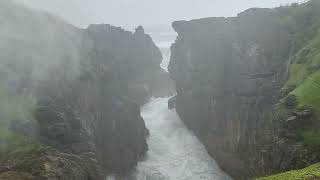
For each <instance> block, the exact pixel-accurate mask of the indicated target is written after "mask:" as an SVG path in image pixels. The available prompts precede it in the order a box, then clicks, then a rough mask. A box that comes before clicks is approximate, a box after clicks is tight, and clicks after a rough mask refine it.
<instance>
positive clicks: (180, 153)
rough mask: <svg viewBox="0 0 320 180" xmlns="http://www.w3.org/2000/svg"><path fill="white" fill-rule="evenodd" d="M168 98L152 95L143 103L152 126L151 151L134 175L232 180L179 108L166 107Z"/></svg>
mask: <svg viewBox="0 0 320 180" xmlns="http://www.w3.org/2000/svg"><path fill="white" fill-rule="evenodd" d="M167 101H168V98H158V99H153V100H151V101H150V102H149V103H148V104H146V105H145V106H144V107H142V116H143V118H144V119H145V122H146V126H147V128H148V129H149V130H150V137H149V138H148V140H147V141H148V145H149V151H148V152H147V155H146V159H145V160H144V161H142V162H140V163H138V166H137V168H136V172H135V173H134V176H135V179H137V180H229V179H230V178H229V177H228V176H227V175H226V174H224V173H223V172H222V171H221V170H220V169H219V167H218V166H217V164H216V163H215V161H214V160H213V159H212V158H211V157H210V156H209V155H208V153H207V151H206V149H205V147H204V146H203V145H202V144H201V143H200V142H199V140H198V139H197V138H196V137H195V136H194V134H193V133H192V132H191V131H189V130H188V129H187V128H186V126H185V125H184V124H183V123H182V121H181V120H180V119H179V117H178V116H177V114H176V112H175V111H174V110H172V111H171V110H169V109H168V108H167Z"/></svg>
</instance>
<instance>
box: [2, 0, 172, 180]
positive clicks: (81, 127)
mask: <svg viewBox="0 0 320 180" xmlns="http://www.w3.org/2000/svg"><path fill="white" fill-rule="evenodd" d="M4 17H5V18H4ZM0 21H1V27H2V29H1V31H0V50H1V55H0V70H1V73H2V74H1V79H0V80H1V81H0V83H1V87H3V86H4V87H6V88H8V89H9V91H10V93H12V94H19V95H30V96H32V97H33V98H34V100H35V101H36V103H37V107H36V110H35V111H34V112H33V117H32V118H31V119H33V120H32V121H33V125H34V126H33V128H34V130H35V136H32V138H33V140H36V141H41V142H42V143H43V144H45V145H47V146H51V147H53V148H55V149H57V152H55V153H54V154H49V155H45V154H36V155H35V156H33V157H34V158H35V161H32V160H31V159H26V161H23V163H27V164H28V165H29V163H30V164H31V162H33V164H32V166H30V168H33V167H34V166H37V167H38V166H43V165H45V166H46V167H48V168H49V171H50V172H47V171H46V169H43V168H42V169H40V170H39V171H40V172H39V173H44V174H45V175H50V174H52V175H53V176H52V177H46V178H43V179H50V178H52V179H60V177H62V176H63V175H64V174H65V176H64V177H63V178H65V179H77V180H82V179H86V180H93V179H94V180H97V179H98V178H95V177H91V176H92V174H93V175H96V176H99V175H100V174H99V173H100V171H102V173H119V174H121V173H127V172H129V171H130V169H131V168H132V167H133V166H134V165H135V164H136V163H137V162H138V160H140V158H141V157H142V156H143V155H144V153H145V152H146V151H147V149H148V147H147V143H146V136H147V135H148V130H147V128H146V126H145V124H144V120H143V118H142V117H141V115H140V107H139V105H142V104H144V103H145V102H147V101H148V99H149V98H150V97H151V96H153V95H154V96H162V95H166V92H164V91H161V92H160V91H159V92H158V91H156V89H157V88H158V87H156V84H158V82H160V81H161V83H162V85H165V84H166V83H167V82H166V81H170V79H169V78H168V77H169V75H168V73H165V72H164V71H162V70H161V68H160V63H161V61H162V55H161V52H160V50H159V48H158V47H156V45H155V44H154V42H153V41H152V39H151V37H150V36H149V35H147V34H145V32H144V30H143V28H142V27H138V28H137V29H136V31H135V32H134V33H132V32H129V31H125V30H123V29H121V28H118V27H114V26H111V25H105V24H102V25H91V26H89V27H88V28H87V29H79V28H77V27H75V26H73V25H70V24H68V23H66V22H64V21H63V20H61V19H60V18H57V17H55V16H53V15H50V14H46V13H41V12H35V11H33V10H30V9H28V8H26V7H24V6H20V5H17V4H15V3H13V2H11V1H1V2H0ZM3 72H4V73H3ZM166 78H167V79H166ZM169 83H170V82H169ZM164 89H165V88H164ZM163 92H164V93H163ZM31 119H30V120H31ZM28 120H29V119H28ZM21 127H22V126H20V125H19V126H15V127H12V128H13V129H14V131H15V132H18V131H19V133H20V134H22V135H25V133H26V132H25V130H24V129H23V128H21ZM87 154H90V157H86V156H85V157H84V155H87ZM1 157H2V156H1ZM70 158H71V159H70ZM74 158H75V159H74ZM82 158H83V160H84V162H83V161H79V159H82ZM12 160H14V161H17V162H19V159H12ZM8 162H9V163H8V165H10V166H12V165H13V166H14V164H15V162H13V161H10V159H9V161H8ZM59 162H62V163H63V164H66V165H67V166H66V167H65V168H62V167H60V165H59ZM87 166H88V169H90V170H87V169H83V168H84V167H87ZM1 167H2V163H1V164H0V169H1ZM93 169H96V170H95V171H93ZM9 171H10V172H9ZM87 171H90V177H89V176H87V174H88V172H87ZM97 171H99V173H98V172H97ZM11 172H12V173H14V174H15V176H17V178H18V177H20V176H24V177H25V178H26V179H27V176H28V173H31V175H32V176H35V174H34V172H33V169H31V170H30V169H29V170H28V171H24V170H23V169H20V166H16V167H15V168H14V169H9V170H7V171H3V173H1V177H4V176H5V175H6V173H11ZM15 172H17V173H15ZM20 172H23V173H24V172H25V173H27V174H22V175H20V174H19V173H20ZM51 172H52V173H51ZM91 172H92V173H91ZM46 173H48V174H46ZM28 178H29V177H28ZM35 178H38V175H37V176H35ZM38 179H39V178H38ZM40 179H41V178H40Z"/></svg>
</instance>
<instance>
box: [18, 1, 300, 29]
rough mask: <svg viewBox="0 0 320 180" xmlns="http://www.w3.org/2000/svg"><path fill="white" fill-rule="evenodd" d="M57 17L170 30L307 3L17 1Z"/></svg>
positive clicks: (84, 23)
mask: <svg viewBox="0 0 320 180" xmlns="http://www.w3.org/2000/svg"><path fill="white" fill-rule="evenodd" d="M17 1H21V2H23V3H25V4H27V5H30V6H32V7H36V8H40V9H44V10H47V11H50V12H52V13H55V14H57V15H59V16H62V17H63V18H65V19H67V20H68V21H70V22H72V23H73V24H76V25H78V26H87V25H88V24H91V23H109V24H113V25H118V26H122V27H127V28H133V27H136V26H137V25H143V26H151V27H158V26H166V27H168V28H169V27H170V25H171V22H172V21H174V20H187V19H195V18H202V17H213V16H235V15H236V14H237V13H239V12H242V11H243V10H245V9H248V8H251V7H276V6H279V5H287V4H290V3H294V2H303V1H305V0H268V1H266V0H228V1H224V0H173V1H172V0H162V1H159V0H134V1H133V0H116V1H112V0H90V1H85V0H68V1H65V0H55V1H52V0H17Z"/></svg>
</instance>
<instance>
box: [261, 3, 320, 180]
mask: <svg viewBox="0 0 320 180" xmlns="http://www.w3.org/2000/svg"><path fill="white" fill-rule="evenodd" d="M286 11H287V12H286V13H288V14H289V15H288V16H287V17H285V18H283V19H286V20H288V19H289V21H283V22H289V27H290V28H289V29H294V28H295V29H296V30H297V29H298V31H297V33H296V34H294V35H293V39H294V44H295V45H294V46H293V48H292V49H293V52H292V54H291V58H290V59H291V64H290V67H289V79H288V81H287V83H286V85H287V86H288V87H294V88H293V90H292V92H291V93H290V94H291V95H295V96H296V97H297V107H296V108H297V109H305V108H307V109H311V110H312V111H313V117H312V120H311V121H308V122H306V123H305V124H304V126H303V127H301V128H300V129H297V133H298V134H300V136H301V139H300V140H301V142H302V143H304V144H305V145H307V146H309V147H311V148H317V149H318V148H320V16H319V12H320V1H318V0H313V1H310V3H309V5H308V4H305V5H301V6H295V7H290V8H287V9H286ZM310 17H313V18H310ZM299 19H300V21H299ZM310 19H312V20H310ZM292 20H293V21H296V22H295V23H292V22H290V21H292ZM307 20H310V23H309V24H305V25H303V23H304V22H306V21H307ZM311 22H312V23H311ZM293 24H295V26H294V27H293V26H292V25H293ZM308 36H309V37H308ZM282 104H283V103H282ZM278 109H279V111H280V112H279V113H280V115H276V116H279V118H280V119H281V118H282V120H283V118H284V117H282V116H281V115H284V116H290V112H291V111H292V110H290V109H287V108H286V107H285V106H280V107H278ZM280 116H281V117H280ZM307 179H320V163H319V164H315V165H313V166H310V167H307V168H305V169H302V170H296V171H289V172H285V173H281V174H278V175H274V176H270V177H264V178H259V179H257V180H307Z"/></svg>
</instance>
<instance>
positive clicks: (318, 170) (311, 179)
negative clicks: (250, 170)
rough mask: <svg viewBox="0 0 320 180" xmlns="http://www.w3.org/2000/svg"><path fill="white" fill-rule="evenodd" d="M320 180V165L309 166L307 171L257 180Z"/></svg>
mask: <svg viewBox="0 0 320 180" xmlns="http://www.w3.org/2000/svg"><path fill="white" fill-rule="evenodd" d="M316 179H320V164H315V165H312V166H309V167H307V168H305V169H301V170H296V171H289V172H285V173H281V174H277V175H273V176H269V177H263V178H258V179H257V180H316Z"/></svg>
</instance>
